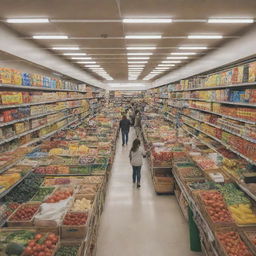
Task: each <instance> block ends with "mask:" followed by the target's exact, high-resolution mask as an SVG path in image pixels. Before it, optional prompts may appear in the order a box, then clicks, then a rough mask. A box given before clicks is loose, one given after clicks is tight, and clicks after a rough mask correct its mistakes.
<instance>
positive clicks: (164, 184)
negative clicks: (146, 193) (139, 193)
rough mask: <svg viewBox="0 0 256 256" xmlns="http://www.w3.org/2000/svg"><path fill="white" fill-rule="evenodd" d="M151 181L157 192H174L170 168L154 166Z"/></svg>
mask: <svg viewBox="0 0 256 256" xmlns="http://www.w3.org/2000/svg"><path fill="white" fill-rule="evenodd" d="M153 183H154V187H155V191H156V193H158V194H166V193H174V178H173V177H172V173H171V168H160V167H159V168H154V169H153Z"/></svg>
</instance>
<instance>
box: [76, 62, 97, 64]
mask: <svg viewBox="0 0 256 256" xmlns="http://www.w3.org/2000/svg"><path fill="white" fill-rule="evenodd" d="M77 63H78V64H96V61H78V62H77Z"/></svg>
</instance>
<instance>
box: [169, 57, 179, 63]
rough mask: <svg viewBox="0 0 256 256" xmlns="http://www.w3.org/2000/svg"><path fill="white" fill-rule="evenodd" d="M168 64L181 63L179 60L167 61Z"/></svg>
mask: <svg viewBox="0 0 256 256" xmlns="http://www.w3.org/2000/svg"><path fill="white" fill-rule="evenodd" d="M166 59H169V57H167V58H166ZM168 63H181V61H180V60H169V62H168Z"/></svg>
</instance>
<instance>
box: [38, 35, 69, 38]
mask: <svg viewBox="0 0 256 256" xmlns="http://www.w3.org/2000/svg"><path fill="white" fill-rule="evenodd" d="M33 38H34V39H68V36H58V35H38V36H33Z"/></svg>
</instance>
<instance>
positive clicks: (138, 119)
mask: <svg viewBox="0 0 256 256" xmlns="http://www.w3.org/2000/svg"><path fill="white" fill-rule="evenodd" d="M134 128H135V132H136V135H137V138H138V137H139V135H140V128H141V114H140V112H139V111H136V116H135V122H134Z"/></svg>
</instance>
